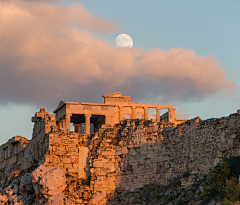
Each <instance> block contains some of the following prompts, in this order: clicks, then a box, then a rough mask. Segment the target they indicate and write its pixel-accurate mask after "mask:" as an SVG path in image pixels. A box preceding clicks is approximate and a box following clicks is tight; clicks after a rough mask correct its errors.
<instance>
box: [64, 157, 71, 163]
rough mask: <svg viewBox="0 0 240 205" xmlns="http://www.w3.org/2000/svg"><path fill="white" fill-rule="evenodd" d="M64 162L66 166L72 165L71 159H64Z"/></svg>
mask: <svg viewBox="0 0 240 205" xmlns="http://www.w3.org/2000/svg"><path fill="white" fill-rule="evenodd" d="M62 162H63V163H64V164H70V163H71V159H69V158H63V159H62Z"/></svg>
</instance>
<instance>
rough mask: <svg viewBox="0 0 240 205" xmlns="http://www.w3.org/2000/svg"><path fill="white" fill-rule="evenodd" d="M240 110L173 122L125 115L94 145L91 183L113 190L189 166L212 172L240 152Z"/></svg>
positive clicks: (98, 188) (179, 172)
mask: <svg viewBox="0 0 240 205" xmlns="http://www.w3.org/2000/svg"><path fill="white" fill-rule="evenodd" d="M239 123H240V115H238V114H232V115H230V116H229V117H226V118H220V119H209V120H205V121H202V120H201V119H200V118H195V119H192V120H189V121H187V122H185V123H182V124H180V125H178V126H177V127H176V128H173V125H172V124H171V123H165V122H160V123H158V124H157V123H154V122H152V123H151V122H150V123H146V121H145V122H144V121H130V120H129V121H122V122H121V123H120V124H118V125H116V126H115V127H114V128H113V129H107V130H102V131H100V133H99V136H98V137H96V138H95V139H93V141H92V143H91V145H90V146H89V149H90V164H91V168H90V170H91V188H92V189H93V190H94V192H95V191H103V192H105V193H107V194H111V193H112V192H114V191H115V190H116V189H118V190H124V189H126V188H129V187H130V188H139V187H141V186H143V185H145V184H147V183H149V182H158V183H166V180H167V179H168V178H169V177H170V176H172V175H182V174H183V173H184V172H186V170H191V171H192V172H193V173H198V174H200V175H201V174H202V175H204V174H207V173H209V171H210V170H211V169H212V168H213V166H214V165H216V163H217V162H218V161H219V160H220V159H221V158H222V157H224V156H227V155H239V150H240V149H239V146H240V143H239V142H240V126H239V125H240V124H239Z"/></svg>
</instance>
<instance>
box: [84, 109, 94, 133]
mask: <svg viewBox="0 0 240 205" xmlns="http://www.w3.org/2000/svg"><path fill="white" fill-rule="evenodd" d="M91 116H92V115H91V114H85V134H86V135H90V117H91Z"/></svg>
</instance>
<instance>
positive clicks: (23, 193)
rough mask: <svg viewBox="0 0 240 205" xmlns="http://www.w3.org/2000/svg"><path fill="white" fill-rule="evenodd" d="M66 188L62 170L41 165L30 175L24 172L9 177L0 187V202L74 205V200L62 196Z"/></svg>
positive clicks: (18, 204)
mask: <svg viewBox="0 0 240 205" xmlns="http://www.w3.org/2000/svg"><path fill="white" fill-rule="evenodd" d="M66 187H67V178H66V176H65V171H64V170H63V169H60V168H58V167H57V168H55V167H45V166H43V165H41V166H39V167H38V168H37V169H36V170H34V171H33V172H32V173H31V172H26V171H25V172H22V173H21V172H20V173H19V172H18V174H17V175H11V177H10V178H9V179H8V180H7V181H6V183H5V184H4V185H3V186H2V187H1V191H2V193H1V194H0V202H2V203H3V204H4V203H7V202H9V204H14V205H23V204H33V205H37V204H46V205H59V204H61V205H64V204H66V205H71V204H72V205H74V204H75V203H74V200H73V199H69V198H68V197H67V196H66V195H65V194H64V191H65V189H66Z"/></svg>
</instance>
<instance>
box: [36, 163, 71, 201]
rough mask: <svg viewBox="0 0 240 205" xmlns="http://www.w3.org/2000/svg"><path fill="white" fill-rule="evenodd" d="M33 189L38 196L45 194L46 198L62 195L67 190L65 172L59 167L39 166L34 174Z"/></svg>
mask: <svg viewBox="0 0 240 205" xmlns="http://www.w3.org/2000/svg"><path fill="white" fill-rule="evenodd" d="M32 179H33V187H34V190H35V193H36V194H38V193H39V194H43V195H44V196H45V197H46V198H48V197H49V196H52V195H56V194H61V193H62V192H63V191H64V190H65V188H66V186H67V185H66V176H65V171H64V170H63V169H60V168H59V167H51V168H49V167H45V166H43V165H41V166H39V167H38V168H37V169H36V170H34V171H33V172H32Z"/></svg>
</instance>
